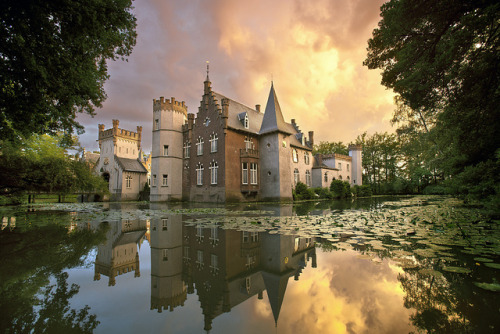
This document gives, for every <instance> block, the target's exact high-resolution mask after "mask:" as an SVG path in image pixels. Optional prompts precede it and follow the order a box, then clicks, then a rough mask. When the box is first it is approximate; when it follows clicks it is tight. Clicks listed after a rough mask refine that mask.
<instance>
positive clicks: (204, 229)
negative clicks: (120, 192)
mask: <svg viewBox="0 0 500 334" xmlns="http://www.w3.org/2000/svg"><path fill="white" fill-rule="evenodd" d="M183 218H185V216H183V215H174V214H171V215H165V216H164V217H162V218H157V219H151V220H149V221H146V220H122V221H120V222H118V221H115V222H109V223H108V224H109V227H110V228H109V230H108V232H107V241H106V243H104V244H102V245H100V246H99V247H98V252H97V256H96V260H95V274H94V280H100V279H101V275H104V276H107V277H108V279H109V281H108V285H110V286H113V285H115V284H116V281H117V276H119V275H123V274H127V273H131V272H134V277H139V276H140V266H139V248H140V247H141V243H142V241H143V240H144V239H147V240H148V241H149V244H150V247H151V310H156V311H157V312H162V311H163V310H169V311H173V310H174V309H175V308H176V307H182V306H183V305H184V302H185V301H186V299H187V295H188V294H194V293H195V292H196V293H197V295H198V298H199V301H200V304H201V308H202V312H203V315H204V321H205V325H204V329H205V330H206V331H209V330H210V329H211V328H212V321H213V319H215V318H216V317H217V316H219V315H220V314H222V313H225V312H230V311H231V309H232V308H233V307H235V306H236V305H239V304H241V303H242V302H244V301H245V300H247V299H249V298H251V297H253V296H255V295H257V296H258V298H259V299H263V292H264V290H266V292H267V296H268V298H269V304H270V306H271V309H272V313H273V316H274V320H275V322H276V324H277V322H278V317H279V313H280V309H281V305H282V303H283V298H284V295H285V292H286V287H287V284H288V280H289V278H290V277H294V279H295V280H299V276H300V274H301V272H302V270H303V269H304V268H305V267H306V265H307V262H309V261H310V260H311V265H312V267H313V268H316V252H315V245H314V241H313V239H311V238H302V237H297V236H294V235H279V234H269V233H267V232H254V231H250V230H249V231H237V230H234V229H223V228H221V226H219V225H217V224H216V219H215V220H214V223H213V224H209V225H207V224H203V225H202V224H199V225H195V224H189V225H188V224H185V223H183Z"/></svg>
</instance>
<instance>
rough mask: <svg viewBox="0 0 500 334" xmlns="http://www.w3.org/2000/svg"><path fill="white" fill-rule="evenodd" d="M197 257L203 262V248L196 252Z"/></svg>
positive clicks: (198, 260) (200, 262)
mask: <svg viewBox="0 0 500 334" xmlns="http://www.w3.org/2000/svg"><path fill="white" fill-rule="evenodd" d="M196 255H197V256H196V259H197V261H196V262H198V263H199V264H203V251H202V250H199V251H198V252H197V253H196Z"/></svg>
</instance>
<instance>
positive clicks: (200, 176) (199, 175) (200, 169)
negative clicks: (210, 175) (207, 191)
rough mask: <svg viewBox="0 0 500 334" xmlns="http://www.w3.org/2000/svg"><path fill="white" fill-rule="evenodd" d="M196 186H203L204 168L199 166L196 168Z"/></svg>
mask: <svg viewBox="0 0 500 334" xmlns="http://www.w3.org/2000/svg"><path fill="white" fill-rule="evenodd" d="M196 184H197V185H198V186H202V185H203V167H201V166H198V168H196Z"/></svg>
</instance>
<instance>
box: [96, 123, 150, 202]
mask: <svg viewBox="0 0 500 334" xmlns="http://www.w3.org/2000/svg"><path fill="white" fill-rule="evenodd" d="M118 125H119V121H118V120H113V127H112V128H111V129H107V130H105V129H104V124H99V139H98V142H99V150H100V154H99V159H98V160H97V162H96V166H95V170H96V171H97V172H98V173H99V175H101V176H102V177H103V178H104V179H105V180H106V181H108V183H109V192H110V195H111V197H110V199H111V200H118V201H119V200H136V199H138V197H139V192H140V191H141V190H143V188H144V185H145V183H146V182H147V181H148V177H147V174H148V171H147V170H146V168H145V167H144V164H143V163H142V162H141V159H140V158H141V157H142V151H141V137H142V126H138V127H137V132H133V131H128V130H124V129H120V128H119V127H118Z"/></svg>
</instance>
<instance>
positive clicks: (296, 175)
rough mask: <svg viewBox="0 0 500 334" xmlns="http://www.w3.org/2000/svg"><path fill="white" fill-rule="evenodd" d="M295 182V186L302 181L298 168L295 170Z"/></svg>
mask: <svg viewBox="0 0 500 334" xmlns="http://www.w3.org/2000/svg"><path fill="white" fill-rule="evenodd" d="M293 181H294V182H295V184H297V183H298V182H299V181H300V179H299V170H298V169H297V168H295V170H294V171H293Z"/></svg>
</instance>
